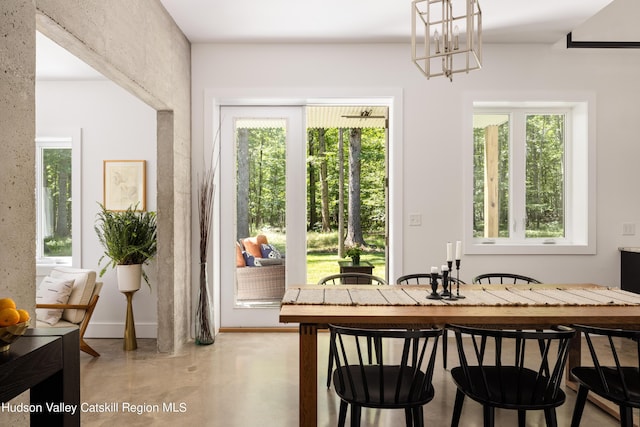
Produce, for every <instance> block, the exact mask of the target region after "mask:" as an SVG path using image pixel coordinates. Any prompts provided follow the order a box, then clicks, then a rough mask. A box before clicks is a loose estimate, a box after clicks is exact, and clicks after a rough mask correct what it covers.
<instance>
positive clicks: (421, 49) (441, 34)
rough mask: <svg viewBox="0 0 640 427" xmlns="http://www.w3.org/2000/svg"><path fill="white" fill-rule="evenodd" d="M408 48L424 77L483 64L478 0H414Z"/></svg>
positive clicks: (454, 71)
mask: <svg viewBox="0 0 640 427" xmlns="http://www.w3.org/2000/svg"><path fill="white" fill-rule="evenodd" d="M411 12H412V20H411V51H412V59H413V62H414V63H415V64H416V66H417V67H418V68H419V69H420V71H422V73H423V74H424V75H425V76H426V77H427V78H431V77H437V76H445V77H447V78H449V80H451V81H453V74H455V73H463V72H464V73H468V72H469V71H471V70H477V69H480V68H481V67H482V12H481V11H480V5H479V4H478V0H413V2H412V3H411Z"/></svg>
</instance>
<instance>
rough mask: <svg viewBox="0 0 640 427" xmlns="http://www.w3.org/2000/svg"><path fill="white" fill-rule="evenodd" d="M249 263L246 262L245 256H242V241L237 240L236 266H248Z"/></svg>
mask: <svg viewBox="0 0 640 427" xmlns="http://www.w3.org/2000/svg"><path fill="white" fill-rule="evenodd" d="M246 266H247V264H246V263H245V262H244V257H243V256H242V248H241V247H240V243H238V242H236V267H246Z"/></svg>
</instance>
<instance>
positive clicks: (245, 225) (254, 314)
mask: <svg viewBox="0 0 640 427" xmlns="http://www.w3.org/2000/svg"><path fill="white" fill-rule="evenodd" d="M303 112H304V107H244V106H243V107H236V106H234V107H225V106H223V107H221V108H220V123H221V131H220V137H221V142H222V145H221V151H220V155H221V163H220V172H221V177H222V179H221V185H220V187H221V188H220V196H221V201H222V202H221V212H220V214H221V218H220V219H221V224H223V226H222V227H221V230H220V239H221V248H222V250H221V254H220V262H221V266H222V268H221V289H220V293H221V327H223V328H224V327H250V326H259V327H269V326H278V325H279V322H278V314H279V308H280V301H281V300H282V296H283V295H284V292H285V290H286V287H287V284H288V283H297V284H301V283H304V281H305V277H306V267H305V231H306V228H305V226H306V224H305V220H306V218H305V212H306V208H305V206H306V198H305V140H306V139H305V131H304V114H303Z"/></svg>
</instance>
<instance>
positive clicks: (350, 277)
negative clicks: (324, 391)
mask: <svg viewBox="0 0 640 427" xmlns="http://www.w3.org/2000/svg"><path fill="white" fill-rule="evenodd" d="M386 284H387V281H386V280H384V279H383V278H381V277H377V276H374V275H372V274H367V273H338V274H331V275H329V276H325V277H323V278H322V279H320V280H319V281H318V285H386ZM329 339H330V340H331V339H333V335H332V336H330V338H329ZM372 348H373V346H372V345H371V343H369V346H368V354H369V359H370V360H371V358H372ZM332 371H333V354H332V353H331V348H329V362H328V368H327V388H329V387H331V372H332Z"/></svg>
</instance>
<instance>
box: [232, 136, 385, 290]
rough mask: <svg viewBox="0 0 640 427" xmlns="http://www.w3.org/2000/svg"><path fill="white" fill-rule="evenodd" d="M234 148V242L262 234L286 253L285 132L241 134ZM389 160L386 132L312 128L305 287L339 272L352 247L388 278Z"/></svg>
mask: <svg viewBox="0 0 640 427" xmlns="http://www.w3.org/2000/svg"><path fill="white" fill-rule="evenodd" d="M237 141H238V160H237V162H238V164H237V170H238V180H237V182H238V188H237V197H238V205H237V213H238V223H237V224H238V225H237V227H238V228H237V236H238V237H239V238H242V237H246V236H250V235H256V234H265V235H266V236H267V239H268V241H269V242H270V243H271V244H273V245H274V246H275V247H276V248H277V249H278V250H279V251H281V252H282V253H285V251H286V235H285V204H286V200H287V198H286V193H285V180H284V176H285V174H286V169H285V165H286V162H285V158H286V154H285V152H286V144H285V138H284V129H282V128H279V127H275V126H274V127H271V128H246V129H237ZM385 156H386V135H385V130H384V129H376V128H353V129H337V128H331V129H319V128H315V129H308V131H307V177H306V185H307V203H306V205H307V213H306V218H307V282H308V283H316V282H317V281H318V280H319V279H320V278H322V277H324V276H326V275H329V274H334V273H338V272H339V265H338V261H339V260H341V259H342V257H343V256H344V252H345V247H351V246H358V247H360V248H361V249H362V252H363V254H362V258H361V260H362V261H368V262H370V263H371V264H373V265H374V274H375V275H377V276H380V277H384V276H385V249H386V248H385V228H386V206H385V191H386V188H385V184H386V167H385V164H386V160H385ZM285 256H286V253H285Z"/></svg>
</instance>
